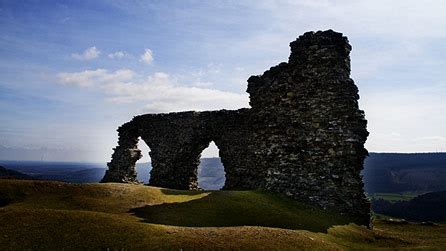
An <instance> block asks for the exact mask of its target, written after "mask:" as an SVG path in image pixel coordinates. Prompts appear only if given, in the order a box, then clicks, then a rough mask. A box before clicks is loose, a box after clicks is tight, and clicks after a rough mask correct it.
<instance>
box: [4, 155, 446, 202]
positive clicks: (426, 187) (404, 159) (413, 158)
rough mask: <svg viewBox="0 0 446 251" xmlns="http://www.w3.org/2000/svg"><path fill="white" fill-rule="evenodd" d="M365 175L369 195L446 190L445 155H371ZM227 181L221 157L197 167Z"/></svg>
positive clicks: (81, 179)
mask: <svg viewBox="0 0 446 251" xmlns="http://www.w3.org/2000/svg"><path fill="white" fill-rule="evenodd" d="M0 165H2V166H5V167H6V168H8V169H12V170H16V171H19V172H22V173H24V174H27V175H29V176H31V177H33V178H37V179H46V180H58V181H65V182H72V183H94V182H99V181H100V180H101V179H102V177H103V176H104V173H105V170H106V167H107V166H106V164H105V163H100V164H99V163H71V162H66V163H64V162H39V161H0ZM151 168H152V167H151V165H150V163H137V164H136V171H137V174H138V179H139V180H140V181H141V182H144V183H148V182H149V178H150V170H151ZM362 174H363V176H364V183H365V190H366V192H367V193H369V194H375V193H403V192H411V193H415V194H422V193H427V192H434V191H446V153H413V154H402V153H370V156H369V157H367V159H366V160H365V163H364V170H363V172H362ZM224 181H225V172H224V169H223V166H222V163H221V161H220V158H202V159H201V163H200V166H199V168H198V182H199V186H200V187H201V188H204V189H207V190H216V189H220V188H221V187H222V186H223V185H224Z"/></svg>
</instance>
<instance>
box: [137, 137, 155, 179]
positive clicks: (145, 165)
mask: <svg viewBox="0 0 446 251" xmlns="http://www.w3.org/2000/svg"><path fill="white" fill-rule="evenodd" d="M138 149H139V150H141V154H142V158H140V159H139V160H138V161H137V162H136V165H135V171H136V178H137V180H138V181H139V182H142V183H144V184H147V183H149V179H150V171H151V170H152V160H151V158H150V154H149V152H150V148H149V146H148V145H147V144H146V142H144V140H142V139H141V137H139V138H138Z"/></svg>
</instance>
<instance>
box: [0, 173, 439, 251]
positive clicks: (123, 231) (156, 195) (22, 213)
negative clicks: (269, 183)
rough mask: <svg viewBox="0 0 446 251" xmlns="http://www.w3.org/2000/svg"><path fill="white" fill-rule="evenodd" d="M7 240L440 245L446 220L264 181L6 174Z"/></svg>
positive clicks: (161, 245)
mask: <svg viewBox="0 0 446 251" xmlns="http://www.w3.org/2000/svg"><path fill="white" fill-rule="evenodd" d="M0 200H2V201H3V204H1V205H0V247H2V249H6V250H7V249H14V250H23V249H45V250H47V249H62V248H64V249H65V250H69V249H106V248H110V249H177V250H178V249H247V250H252V249H263V250H295V249H308V250H340V249H373V248H383V247H393V248H441V247H445V246H446V227H445V226H444V225H438V226H421V225H413V224H406V225H394V224H388V223H385V222H383V221H378V222H375V229H374V230H373V231H371V230H368V229H366V228H365V227H361V226H356V225H354V224H349V225H346V224H347V223H348V222H350V221H351V220H352V219H348V218H345V217H339V216H337V215H336V214H330V213H328V212H323V211H320V210H317V209H314V208H311V207H308V206H305V205H302V204H300V203H298V202H295V201H292V200H289V199H286V198H283V197H281V196H277V195H273V194H269V193H263V192H258V191H177V190H169V189H160V188H156V187H148V186H142V185H127V184H83V185H75V184H66V183H60V182H44V181H15V180H0Z"/></svg>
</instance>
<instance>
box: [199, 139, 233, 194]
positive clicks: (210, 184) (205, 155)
mask: <svg viewBox="0 0 446 251" xmlns="http://www.w3.org/2000/svg"><path fill="white" fill-rule="evenodd" d="M225 181H226V173H225V169H224V167H223V163H222V162H221V160H220V157H219V149H218V147H217V146H216V145H215V143H214V141H212V142H211V143H210V144H209V146H208V147H207V148H206V149H204V150H203V152H202V154H201V159H200V165H199V166H198V187H199V188H201V189H204V190H220V189H222V188H223V186H224V185H225Z"/></svg>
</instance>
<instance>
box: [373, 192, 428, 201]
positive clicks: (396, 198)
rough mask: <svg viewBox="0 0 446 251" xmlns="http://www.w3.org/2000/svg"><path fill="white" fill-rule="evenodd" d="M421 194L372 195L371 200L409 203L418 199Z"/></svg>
mask: <svg viewBox="0 0 446 251" xmlns="http://www.w3.org/2000/svg"><path fill="white" fill-rule="evenodd" d="M418 195H420V194H416V193H375V194H372V195H370V198H371V199H374V200H379V199H383V200H387V201H391V202H394V201H409V200H411V199H413V198H415V197H417V196H418Z"/></svg>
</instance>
